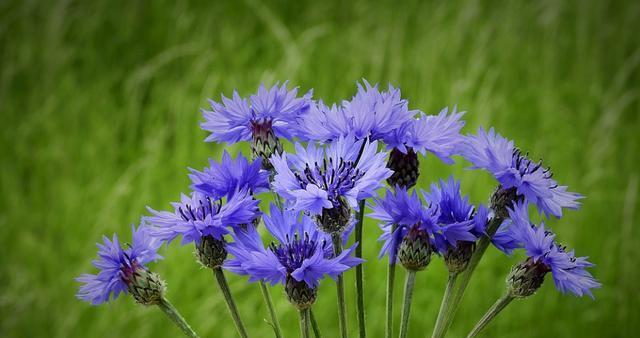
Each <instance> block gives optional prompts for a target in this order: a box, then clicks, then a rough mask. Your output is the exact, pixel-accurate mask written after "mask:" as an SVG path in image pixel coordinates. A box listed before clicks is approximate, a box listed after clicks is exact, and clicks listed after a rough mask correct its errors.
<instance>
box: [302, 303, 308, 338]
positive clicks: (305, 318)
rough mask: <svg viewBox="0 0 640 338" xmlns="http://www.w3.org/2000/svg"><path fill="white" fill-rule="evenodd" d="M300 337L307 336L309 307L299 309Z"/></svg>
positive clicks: (305, 337)
mask: <svg viewBox="0 0 640 338" xmlns="http://www.w3.org/2000/svg"><path fill="white" fill-rule="evenodd" d="M300 337H301V338H309V309H304V310H300Z"/></svg>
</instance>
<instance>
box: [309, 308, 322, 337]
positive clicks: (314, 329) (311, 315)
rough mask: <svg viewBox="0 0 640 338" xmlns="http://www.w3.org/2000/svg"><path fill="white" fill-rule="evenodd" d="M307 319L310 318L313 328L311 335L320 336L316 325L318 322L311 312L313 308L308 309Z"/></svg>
mask: <svg viewBox="0 0 640 338" xmlns="http://www.w3.org/2000/svg"><path fill="white" fill-rule="evenodd" d="M309 319H310V320H311V328H312V329H313V335H314V336H315V337H316V338H322V335H321V334H320V328H319V327H318V322H317V321H316V315H314V314H313V310H311V309H309Z"/></svg>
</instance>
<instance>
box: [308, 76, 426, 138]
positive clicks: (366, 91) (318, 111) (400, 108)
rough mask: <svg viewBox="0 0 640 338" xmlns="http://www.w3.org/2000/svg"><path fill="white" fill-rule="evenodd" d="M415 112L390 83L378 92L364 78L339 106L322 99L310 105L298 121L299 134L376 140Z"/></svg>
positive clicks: (375, 87)
mask: <svg viewBox="0 0 640 338" xmlns="http://www.w3.org/2000/svg"><path fill="white" fill-rule="evenodd" d="M415 114H416V111H411V110H409V109H408V103H407V100H404V99H402V98H401V96H400V89H398V88H394V87H393V86H391V85H389V89H388V91H382V92H381V91H380V90H379V89H378V85H377V84H376V85H374V86H371V85H370V84H369V82H367V81H366V80H363V83H362V84H360V83H358V91H357V93H356V94H355V96H353V98H352V99H351V100H350V101H343V102H342V104H341V105H340V106H336V105H333V106H327V105H325V104H324V103H323V102H322V101H319V102H317V103H316V104H315V105H312V106H311V109H310V110H309V114H307V115H305V116H304V118H303V119H301V120H300V121H299V122H300V125H299V129H300V137H301V138H302V139H305V140H310V141H321V142H325V141H330V140H335V139H338V138H340V137H346V136H354V137H356V138H357V139H365V138H369V139H370V140H379V139H382V138H383V137H384V136H385V135H387V134H389V133H391V132H392V131H393V130H395V129H397V128H400V126H401V125H402V124H403V122H405V121H409V120H411V119H412V118H413V116H414V115H415Z"/></svg>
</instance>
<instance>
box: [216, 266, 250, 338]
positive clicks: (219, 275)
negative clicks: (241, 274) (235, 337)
mask: <svg viewBox="0 0 640 338" xmlns="http://www.w3.org/2000/svg"><path fill="white" fill-rule="evenodd" d="M213 274H214V276H215V277H216V280H217V281H218V286H220V290H221V291H222V294H223V295H224V300H225V301H226V302H227V308H229V312H230V313H231V317H233V321H234V323H235V324H236V329H237V330H238V334H239V335H240V337H242V338H247V337H248V336H247V331H246V330H245V328H244V324H242V320H241V319H240V314H239V313H238V308H237V307H236V303H235V301H234V300H233V296H232V295H231V290H230V289H229V284H228V283H227V279H226V278H225V277H224V272H222V269H221V268H215V269H213Z"/></svg>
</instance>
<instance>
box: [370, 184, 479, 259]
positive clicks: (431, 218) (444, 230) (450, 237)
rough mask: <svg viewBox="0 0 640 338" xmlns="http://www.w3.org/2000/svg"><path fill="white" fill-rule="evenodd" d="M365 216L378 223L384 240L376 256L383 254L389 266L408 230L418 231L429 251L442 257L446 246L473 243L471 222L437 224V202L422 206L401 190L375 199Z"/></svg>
mask: <svg viewBox="0 0 640 338" xmlns="http://www.w3.org/2000/svg"><path fill="white" fill-rule="evenodd" d="M371 208H372V210H373V212H372V213H371V214H369V217H371V218H374V219H377V220H380V221H382V222H381V224H380V228H381V229H382V232H383V233H382V235H381V236H380V240H381V241H384V244H383V246H382V250H381V251H380V257H382V256H384V255H385V254H387V255H388V256H389V261H390V263H394V262H395V261H396V258H397V253H398V248H399V246H400V244H401V242H402V240H403V239H404V238H405V237H406V236H407V234H409V233H410V230H412V229H413V230H414V231H419V232H421V233H422V234H423V235H425V236H426V238H428V241H429V244H430V246H431V248H432V251H434V252H436V253H439V254H444V253H445V252H446V251H447V249H448V248H449V247H455V246H456V244H457V242H458V241H474V240H475V239H476V237H475V236H474V235H473V234H472V233H471V228H472V227H473V221H461V222H452V223H448V224H447V223H440V222H439V220H440V219H441V218H442V219H443V220H444V219H447V216H442V214H441V213H442V211H441V208H440V205H439V204H437V203H429V204H427V205H425V204H423V202H422V201H421V200H420V197H418V195H417V193H416V192H415V191H414V192H413V193H411V194H409V192H407V190H406V189H405V188H403V187H396V188H395V190H388V191H387V194H386V196H385V197H384V198H377V199H375V203H374V204H373V205H372V206H371Z"/></svg>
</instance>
